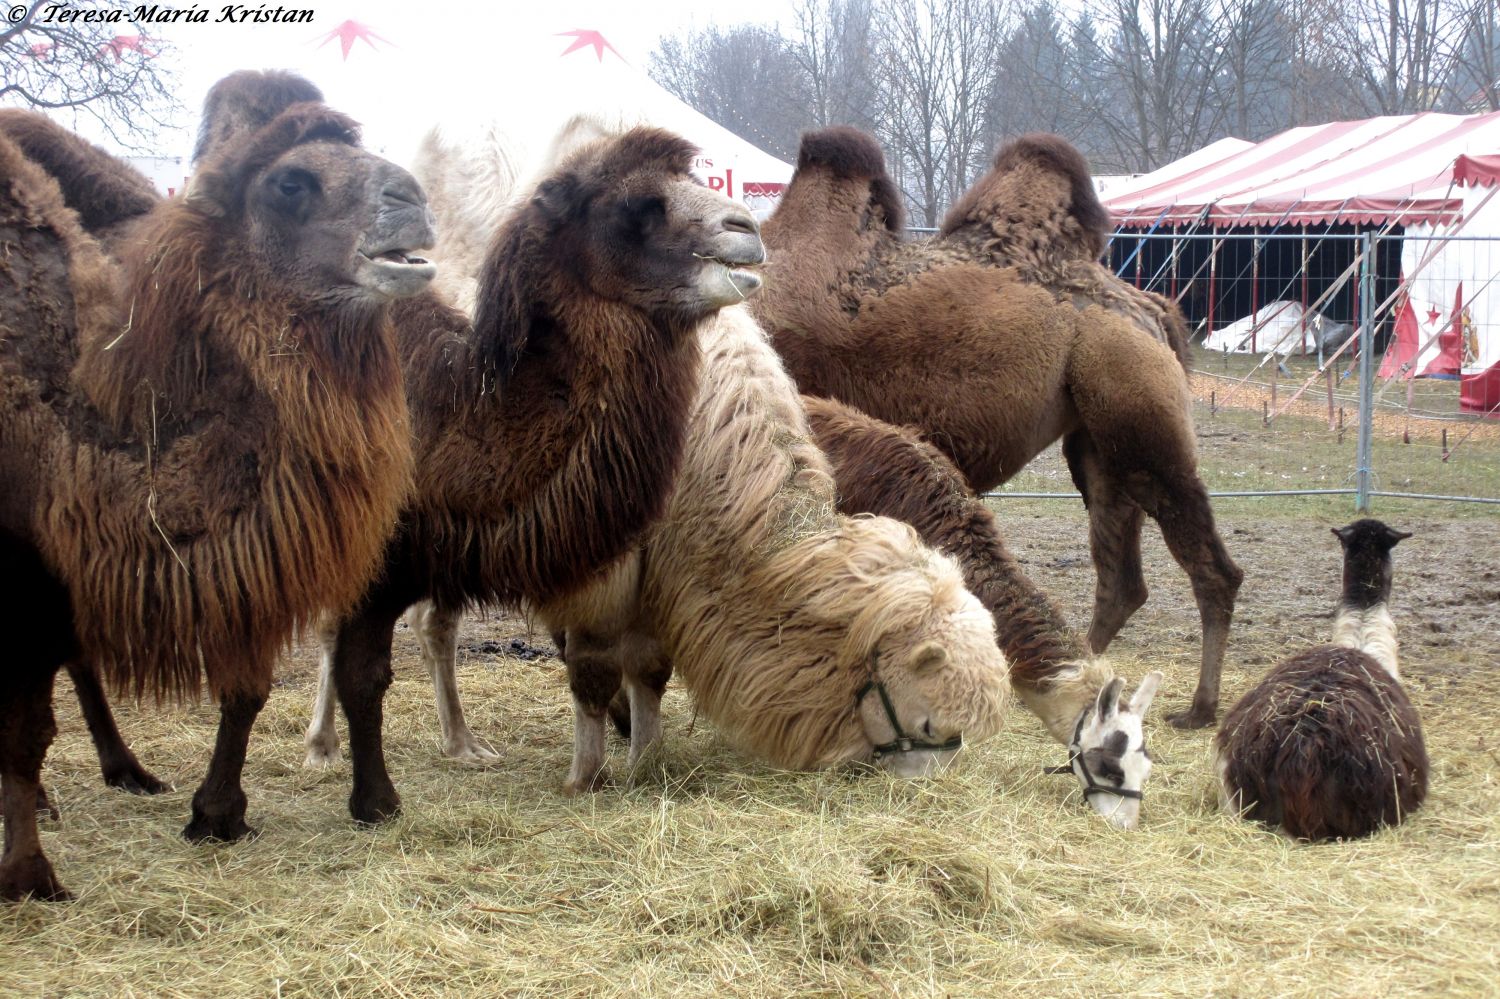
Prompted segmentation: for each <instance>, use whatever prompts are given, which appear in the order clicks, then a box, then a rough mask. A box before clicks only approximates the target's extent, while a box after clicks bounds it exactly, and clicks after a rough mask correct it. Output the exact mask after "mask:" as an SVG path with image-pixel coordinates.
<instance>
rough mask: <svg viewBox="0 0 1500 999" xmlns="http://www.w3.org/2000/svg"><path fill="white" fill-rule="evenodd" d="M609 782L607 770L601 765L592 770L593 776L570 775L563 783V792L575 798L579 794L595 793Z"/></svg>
mask: <svg viewBox="0 0 1500 999" xmlns="http://www.w3.org/2000/svg"><path fill="white" fill-rule="evenodd" d="M608 783H609V770H608V769H607V768H604V767H601V768H599V769H598V770H596V771H595V772H594V776H593V777H589V778H583V777H571V778H569V779H568V782H567V783H566V784H564V785H563V794H566V795H567V796H568V797H570V798H576V797H577V796H578V795H580V794H595V793H597V792H599V791H602V790H604V787H605V785H606V784H608Z"/></svg>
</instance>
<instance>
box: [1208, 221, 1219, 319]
mask: <svg viewBox="0 0 1500 999" xmlns="http://www.w3.org/2000/svg"><path fill="white" fill-rule="evenodd" d="M1218 274H1219V241H1218V240H1217V239H1215V240H1210V241H1209V244H1208V336H1209V337H1212V336H1213V335H1214V299H1215V298H1217V297H1218V296H1217V295H1216V294H1215V292H1217V291H1218V284H1219V278H1218Z"/></svg>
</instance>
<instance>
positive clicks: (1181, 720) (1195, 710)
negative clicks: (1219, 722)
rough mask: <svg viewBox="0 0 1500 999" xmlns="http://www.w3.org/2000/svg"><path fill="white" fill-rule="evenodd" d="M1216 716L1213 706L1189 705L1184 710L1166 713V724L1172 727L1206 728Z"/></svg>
mask: <svg viewBox="0 0 1500 999" xmlns="http://www.w3.org/2000/svg"><path fill="white" fill-rule="evenodd" d="M1217 718H1218V712H1217V711H1215V710H1214V709H1213V708H1199V707H1196V706H1194V707H1191V708H1188V709H1187V710H1186V711H1178V712H1176V713H1174V714H1169V715H1167V724H1168V725H1171V726H1172V727H1173V728H1183V729H1195V728H1208V727H1209V726H1210V725H1212V724H1213V723H1214V721H1215V720H1216V719H1217Z"/></svg>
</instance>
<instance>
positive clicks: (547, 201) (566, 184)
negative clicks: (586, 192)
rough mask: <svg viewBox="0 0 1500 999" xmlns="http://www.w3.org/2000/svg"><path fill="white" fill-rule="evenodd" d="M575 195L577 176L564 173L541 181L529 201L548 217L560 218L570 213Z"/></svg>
mask: <svg viewBox="0 0 1500 999" xmlns="http://www.w3.org/2000/svg"><path fill="white" fill-rule="evenodd" d="M577 197H578V178H576V177H574V176H573V175H572V174H570V173H565V174H561V175H560V176H556V177H549V178H547V179H546V180H544V181H542V183H541V185H540V186H538V187H537V189H536V194H535V195H534V196H533V197H532V199H531V203H532V204H533V205H536V206H537V207H538V208H540V209H541V210H542V213H543V214H544V215H546V216H547V217H548V218H549V219H562V218H566V217H567V216H568V215H569V214H571V213H572V211H573V206H574V203H575V201H576V200H577Z"/></svg>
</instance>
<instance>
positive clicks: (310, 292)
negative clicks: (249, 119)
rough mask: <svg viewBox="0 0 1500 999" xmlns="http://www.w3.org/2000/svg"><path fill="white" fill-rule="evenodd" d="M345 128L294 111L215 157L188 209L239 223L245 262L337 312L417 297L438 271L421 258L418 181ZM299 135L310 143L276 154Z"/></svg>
mask: <svg viewBox="0 0 1500 999" xmlns="http://www.w3.org/2000/svg"><path fill="white" fill-rule="evenodd" d="M343 122H344V120H343V119H342V116H337V115H336V114H334V113H333V112H328V111H326V110H321V109H318V108H316V107H314V106H309V105H297V106H295V108H294V110H292V111H289V112H286V113H284V114H282V115H281V116H280V117H279V118H277V119H276V120H275V121H273V122H272V123H271V124H270V125H267V126H266V127H265V128H263V129H261V130H260V131H259V132H257V133H255V134H254V135H253V136H248V137H246V139H245V140H244V141H242V142H238V143H232V144H230V145H228V146H227V147H226V148H225V149H223V150H221V151H219V153H218V154H217V155H215V156H214V157H212V159H211V160H210V162H209V163H208V164H207V165H206V166H205V167H204V168H203V169H202V170H201V171H200V173H199V174H198V175H197V176H196V177H194V179H193V182H192V184H191V185H190V187H189V189H188V193H187V201H188V204H189V205H190V206H191V207H193V208H194V209H196V210H197V211H199V212H200V213H201V214H203V215H206V216H210V217H218V218H226V219H228V220H230V221H231V222H232V221H235V220H241V221H242V224H243V225H244V227H245V229H246V232H247V237H248V238H247V239H245V240H244V241H243V246H244V247H245V252H246V256H247V258H248V259H247V260H246V263H247V264H253V265H258V266H259V267H260V269H261V270H262V271H263V272H264V273H265V274H266V275H267V276H269V277H270V279H271V280H272V281H274V283H275V284H276V285H278V286H280V287H282V288H285V289H286V290H287V291H288V292H289V293H290V294H291V295H293V296H295V297H299V298H301V299H303V300H306V301H310V302H316V303H320V304H323V305H326V306H328V307H329V308H339V307H342V306H349V305H354V306H359V305H378V304H380V303H383V302H386V301H389V300H391V299H393V298H402V297H406V296H409V295H415V294H417V293H419V292H421V291H423V290H424V289H426V288H427V286H428V284H429V283H430V282H431V281H432V278H433V276H434V275H435V274H436V273H437V269H436V268H435V267H434V266H433V265H432V264H431V263H429V262H428V261H427V260H425V259H423V258H422V257H421V256H419V255H418V254H417V252H416V251H418V250H422V249H426V248H427V247H430V246H432V245H433V241H434V234H433V218H432V212H431V211H429V210H428V208H427V197H426V195H425V194H424V193H423V191H422V188H421V187H420V185H418V184H417V182H416V180H415V178H413V177H412V176H411V174H409V173H407V172H406V171H405V170H403V169H401V168H400V167H398V166H396V165H395V164H394V163H390V162H388V161H386V160H383V159H381V158H380V157H378V156H375V155H373V154H371V153H368V152H366V151H365V150H363V149H360V148H359V147H358V146H357V145H354V144H353V133H352V131H341V129H342V128H345V127H347V128H352V126H345V125H344V123H343ZM299 129H300V130H301V131H302V132H303V133H305V134H306V135H307V138H305V139H304V140H303V141H298V142H295V143H294V144H292V145H290V148H284V149H283V151H281V152H280V153H279V155H276V154H273V153H272V152H271V151H270V149H269V147H270V146H271V145H272V144H273V142H274V140H275V139H276V138H277V136H278V134H279V133H280V132H289V133H291V134H293V135H295V134H296V133H297V130H299ZM284 141H285V140H284V137H283V143H284Z"/></svg>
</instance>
